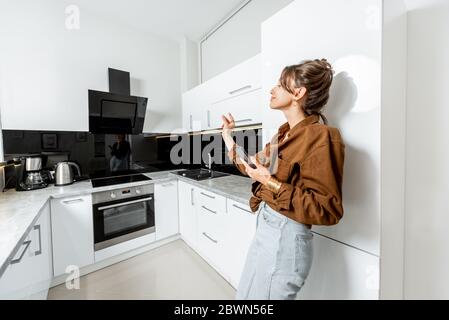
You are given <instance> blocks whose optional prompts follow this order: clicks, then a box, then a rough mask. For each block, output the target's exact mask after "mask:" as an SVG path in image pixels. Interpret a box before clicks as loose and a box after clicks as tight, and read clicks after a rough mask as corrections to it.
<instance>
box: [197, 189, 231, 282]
mask: <svg viewBox="0 0 449 320" xmlns="http://www.w3.org/2000/svg"><path fill="white" fill-rule="evenodd" d="M197 191H198V192H197V199H198V201H197V205H196V209H197V218H198V251H199V252H200V254H201V256H202V257H203V258H204V259H205V260H206V261H208V262H209V263H210V264H211V265H212V266H213V267H214V268H215V269H216V270H217V271H218V272H219V273H221V274H222V276H223V277H224V278H227V275H226V273H225V268H224V264H225V261H224V260H225V255H224V248H225V242H226V233H227V219H226V218H227V217H226V198H225V197H223V196H220V195H218V194H215V193H213V192H210V191H207V190H204V189H200V188H198V189H197Z"/></svg>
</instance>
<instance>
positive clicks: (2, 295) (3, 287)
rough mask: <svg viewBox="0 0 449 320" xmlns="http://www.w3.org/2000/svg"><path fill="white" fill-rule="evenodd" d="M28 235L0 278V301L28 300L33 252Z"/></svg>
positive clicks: (30, 287)
mask: <svg viewBox="0 0 449 320" xmlns="http://www.w3.org/2000/svg"><path fill="white" fill-rule="evenodd" d="M30 246H31V239H30V235H28V236H27V237H26V238H25V239H24V241H23V242H22V244H21V246H20V248H19V249H18V251H17V253H16V254H15V256H14V257H13V258H12V260H11V263H10V265H9V266H8V268H7V269H6V270H5V272H4V273H3V275H2V277H1V278H0V299H14V300H16V299H28V297H29V295H30V293H31V289H32V278H31V276H30V274H31V273H30V271H31V270H32V258H33V252H32V250H31V248H30Z"/></svg>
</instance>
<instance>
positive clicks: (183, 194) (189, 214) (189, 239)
mask: <svg viewBox="0 0 449 320" xmlns="http://www.w3.org/2000/svg"><path fill="white" fill-rule="evenodd" d="M178 191H179V192H178V204H179V232H180V233H181V236H182V238H183V239H184V241H185V242H186V243H187V244H188V245H189V246H191V247H192V248H193V249H196V246H197V240H198V227H197V225H198V219H197V216H196V209H195V203H196V200H197V199H196V196H197V194H196V193H197V191H196V188H195V187H194V186H192V185H191V184H188V183H186V182H184V181H179V182H178Z"/></svg>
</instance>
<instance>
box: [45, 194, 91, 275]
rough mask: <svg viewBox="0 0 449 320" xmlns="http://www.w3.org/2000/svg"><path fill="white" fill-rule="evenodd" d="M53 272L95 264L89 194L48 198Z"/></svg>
mask: <svg viewBox="0 0 449 320" xmlns="http://www.w3.org/2000/svg"><path fill="white" fill-rule="evenodd" d="M51 221H52V235H53V239H52V243H53V268H54V275H55V276H58V275H61V274H64V273H65V272H66V267H67V266H69V265H75V266H78V267H79V268H81V267H84V266H87V265H89V264H92V263H94V236H93V217H92V196H91V195H87V196H79V197H74V198H65V199H54V200H51Z"/></svg>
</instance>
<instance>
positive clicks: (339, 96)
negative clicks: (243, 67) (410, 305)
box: [261, 0, 407, 298]
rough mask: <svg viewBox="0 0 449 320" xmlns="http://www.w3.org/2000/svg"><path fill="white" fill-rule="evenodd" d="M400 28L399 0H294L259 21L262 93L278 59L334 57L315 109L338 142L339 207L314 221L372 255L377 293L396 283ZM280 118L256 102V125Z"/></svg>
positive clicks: (400, 212)
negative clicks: (329, 221) (259, 118)
mask: <svg viewBox="0 0 449 320" xmlns="http://www.w3.org/2000/svg"><path fill="white" fill-rule="evenodd" d="M298 17H300V19H298ZM406 31H407V20H406V8H405V6H404V3H403V1H402V0H391V1H390V0H388V1H383V0H358V1H347V0H316V1H309V0H296V1H293V2H292V3H291V4H290V5H288V6H286V7H285V8H283V9H282V10H280V11H279V12H278V13H276V14H275V15H273V16H272V17H270V18H269V19H268V20H266V21H264V23H263V24H262V28H261V32H262V66H263V70H262V81H263V84H262V87H263V90H264V92H268V91H269V90H270V89H271V88H272V87H273V85H275V84H276V82H277V80H278V79H279V76H280V74H281V72H282V69H283V68H284V67H285V66H287V65H291V64H297V63H299V62H301V61H303V60H308V59H322V58H326V59H327V60H328V61H329V62H330V63H331V64H332V66H333V69H334V71H335V74H334V78H333V83H332V87H331V91H330V99H329V102H328V103H327V105H326V107H325V108H324V111H323V113H324V114H325V115H326V117H327V118H328V120H329V125H330V126H332V127H337V128H338V129H339V130H340V132H341V134H342V138H343V142H344V144H345V167H344V175H343V206H344V216H343V219H342V220H341V221H340V223H339V224H337V225H336V226H332V227H329V226H315V227H314V230H315V231H316V232H318V233H320V234H322V235H325V236H327V237H330V238H333V239H336V240H338V241H340V242H343V243H345V244H348V245H350V246H352V247H356V248H359V249H362V250H364V251H366V252H369V253H370V254H372V255H375V256H380V261H381V263H382V264H383V266H381V277H380V278H381V280H382V282H383V283H382V284H381V286H380V291H381V292H380V296H381V297H382V298H384V297H396V298H400V292H401V290H402V284H401V281H402V280H401V279H402V275H401V274H400V273H401V266H402V255H403V252H402V248H403V226H404V219H403V218H404V200H403V199H404V161H405V151H404V150H405V110H406V101H405V97H406V79H407V78H406V61H407V55H406V48H407V44H406V39H407V33H406ZM283 122H285V118H284V117H283V114H282V113H281V112H279V111H276V110H271V109H270V108H265V111H264V114H263V129H264V131H266V132H270V131H273V132H276V130H277V128H278V127H279V125H280V124H282V123H283ZM267 130H268V131H267ZM265 137H266V138H270V137H268V136H266V135H265ZM266 142H267V141H264V143H266ZM390 289H391V290H390ZM390 294H391V295H390Z"/></svg>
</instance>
